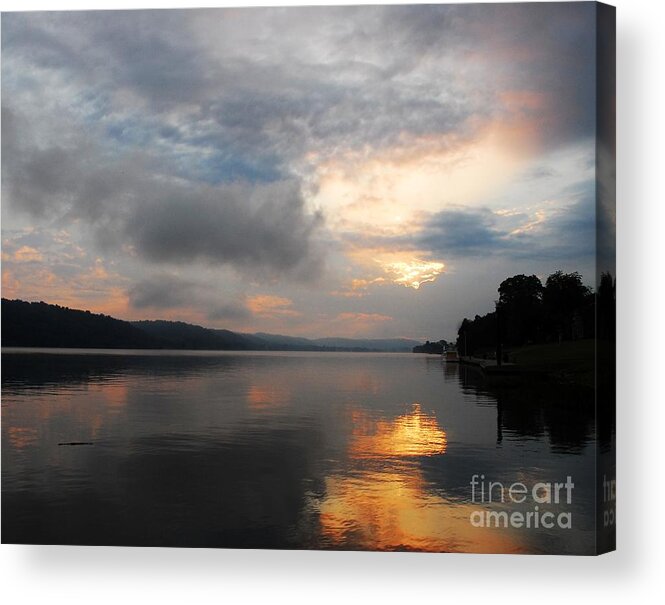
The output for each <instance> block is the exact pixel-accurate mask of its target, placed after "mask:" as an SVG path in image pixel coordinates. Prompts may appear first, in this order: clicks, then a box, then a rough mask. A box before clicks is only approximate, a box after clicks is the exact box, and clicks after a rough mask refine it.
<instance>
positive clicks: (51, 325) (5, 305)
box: [2, 298, 161, 349]
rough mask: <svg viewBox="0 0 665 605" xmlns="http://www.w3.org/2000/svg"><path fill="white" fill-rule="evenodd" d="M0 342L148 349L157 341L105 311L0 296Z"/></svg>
mask: <svg viewBox="0 0 665 605" xmlns="http://www.w3.org/2000/svg"><path fill="white" fill-rule="evenodd" d="M2 346H4V347H69V348H79V347H80V348H108V349H117V348H127V349H129V348H131V349H152V348H159V347H160V346H161V343H160V342H159V341H158V340H156V339H155V338H153V337H152V336H151V335H150V334H147V333H146V332H144V331H143V330H140V329H139V328H136V327H135V326H133V325H132V324H131V323H129V322H127V321H122V320H120V319H114V318H113V317H109V316H108V315H98V314H95V313H90V311H77V310H74V309H68V308H66V307H60V306H58V305H49V304H46V303H43V302H32V303H30V302H24V301H22V300H7V299H5V298H3V299H2Z"/></svg>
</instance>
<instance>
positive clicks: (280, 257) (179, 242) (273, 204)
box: [3, 110, 323, 281]
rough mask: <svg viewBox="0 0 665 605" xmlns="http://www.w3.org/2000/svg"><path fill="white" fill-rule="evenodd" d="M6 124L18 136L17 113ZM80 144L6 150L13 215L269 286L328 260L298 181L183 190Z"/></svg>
mask: <svg viewBox="0 0 665 605" xmlns="http://www.w3.org/2000/svg"><path fill="white" fill-rule="evenodd" d="M5 116H6V118H5V119H6V120H7V122H8V125H7V128H8V129H9V130H8V132H9V133H10V135H11V133H12V131H13V129H14V121H15V120H16V119H19V118H17V112H15V111H13V110H6V111H5ZM19 120H20V119H19ZM4 124H5V122H4V119H3V128H4ZM29 135H30V131H29V130H28V131H27V137H26V138H27V140H29ZM75 143H76V144H73V145H71V146H67V147H64V146H56V145H54V146H49V147H42V148H39V147H36V146H23V145H22V144H21V143H20V142H19V141H18V140H16V141H13V142H8V143H7V145H8V148H7V149H6V150H5V152H4V153H3V164H5V165H4V166H3V169H4V170H3V174H4V175H5V176H4V178H3V189H4V190H5V191H6V192H7V193H8V194H9V195H8V198H9V202H10V204H11V205H12V207H14V208H17V209H19V210H23V211H25V212H27V213H28V214H29V215H31V216H32V217H35V218H47V219H51V220H53V219H55V220H56V221H60V222H63V223H65V222H70V221H72V220H74V221H79V222H80V223H81V224H82V225H84V226H87V227H88V228H90V229H91V230H92V231H93V233H94V235H95V238H96V241H97V243H98V244H99V245H100V246H101V247H102V248H104V249H116V250H119V249H122V248H123V247H127V246H130V247H131V248H132V249H133V252H134V253H136V254H137V255H139V256H140V257H141V258H143V259H144V260H146V261H149V262H151V263H155V264H164V263H171V264H175V265H178V264H188V263H191V262H201V263H206V264H216V263H221V264H230V265H233V266H235V267H236V268H239V269H241V270H245V269H252V270H254V272H255V276H256V277H257V278H263V279H270V278H274V277H275V275H280V276H281V275H285V276H289V277H292V278H295V279H297V280H301V281H310V280H314V279H316V278H317V277H318V276H319V274H320V272H321V270H322V262H323V255H322V250H321V249H320V248H317V246H316V245H315V243H314V239H315V236H316V232H317V230H318V229H319V228H321V227H322V222H323V221H322V216H321V215H320V214H319V213H316V212H314V213H311V212H308V210H307V209H306V207H305V202H304V199H303V196H302V193H301V190H300V185H299V183H298V182H297V180H295V179H290V180H284V181H278V182H273V183H258V184H250V183H228V184H226V183H220V184H218V185H209V184H206V183H200V182H196V181H184V180H183V179H175V178H172V177H169V176H168V175H165V174H164V173H163V171H164V170H165V167H164V166H160V165H158V164H156V163H155V161H154V160H153V159H152V158H150V157H149V156H147V155H145V154H141V155H135V156H133V157H131V156H130V157H125V156H122V157H121V158H114V157H113V156H111V155H110V154H105V153H103V150H102V149H101V148H100V147H99V146H96V145H94V144H93V143H91V142H89V141H86V140H85V139H81V140H77V141H75ZM5 158H8V159H7V160H6V163H5Z"/></svg>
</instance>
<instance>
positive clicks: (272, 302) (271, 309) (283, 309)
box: [247, 294, 300, 319]
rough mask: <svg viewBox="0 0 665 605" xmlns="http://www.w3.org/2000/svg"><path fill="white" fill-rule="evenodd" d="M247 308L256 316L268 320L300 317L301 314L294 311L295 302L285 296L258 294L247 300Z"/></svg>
mask: <svg viewBox="0 0 665 605" xmlns="http://www.w3.org/2000/svg"><path fill="white" fill-rule="evenodd" d="M247 307H248V308H249V309H250V311H251V312H252V313H254V315H256V316H258V317H261V318H267V319H275V318H284V317H298V316H300V312H299V311H296V310H295V309H293V308H292V307H293V301H292V300H291V299H289V298H285V297H283V296H274V295H271V294H257V295H255V296H250V297H248V299H247Z"/></svg>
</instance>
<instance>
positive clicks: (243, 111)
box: [2, 2, 596, 340]
mask: <svg viewBox="0 0 665 605" xmlns="http://www.w3.org/2000/svg"><path fill="white" fill-rule="evenodd" d="M594 23H595V8H594V3H590V2H581V3H565V4H556V3H546V4H498V5H497V4H475V5H474V4H469V5H421V6H389V7H381V6H364V7H348V6H347V7H337V8H334V7H333V8H330V7H327V8H326V7H323V8H322V7H313V8H304V7H296V8H284V9H275V8H255V9H251V8H243V9H230V8H229V9H197V10H168V11H166V10H164V11H113V12H107V11H104V12H101V11H100V12H95V11H89V12H87V11H86V12H69V13H65V12H51V13H44V12H43V13H11V14H8V13H5V14H3V15H2V295H3V297H6V298H21V299H24V300H35V301H38V300H44V301H46V302H49V303H54V304H60V305H64V306H68V307H73V308H83V309H89V310H92V311H95V312H101V313H106V314H110V315H113V316H115V317H119V318H122V319H174V320H182V321H188V322H192V323H197V324H200V325H204V326H209V327H218V328H227V329H231V330H236V331H242V332H257V331H263V332H273V333H279V334H291V335H301V336H309V337H323V336H346V337H363V338H365V337H377V338H380V337H407V338H415V339H423V340H424V339H430V340H438V339H440V338H445V339H453V338H454V336H455V334H456V332H457V328H458V326H459V324H460V323H461V320H462V319H463V318H464V317H465V316H466V317H473V316H475V315H476V314H483V313H486V312H488V311H489V310H491V309H492V308H493V305H494V300H495V299H496V298H497V297H498V295H497V287H498V285H499V284H500V283H501V281H502V280H503V279H505V278H506V277H509V276H511V275H515V274H519V273H524V274H529V275H530V274H536V275H538V276H539V277H541V279H543V280H544V279H545V278H546V277H547V275H549V274H550V273H552V272H553V271H555V270H559V269H561V270H563V271H579V272H580V273H581V274H582V276H583V278H584V281H585V282H586V283H587V284H588V285H593V281H594V262H595V258H594V248H595V195H596V194H595V185H594V178H595V154H596V151H595V114H594V103H595V94H596V93H595V25H594Z"/></svg>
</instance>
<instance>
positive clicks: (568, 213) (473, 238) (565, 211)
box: [417, 186, 596, 261]
mask: <svg viewBox="0 0 665 605" xmlns="http://www.w3.org/2000/svg"><path fill="white" fill-rule="evenodd" d="M587 189H589V186H586V187H581V188H580V191H579V192H578V194H577V195H575V196H573V200H572V201H570V202H568V203H566V204H564V205H562V206H561V207H560V208H558V209H557V210H556V211H550V212H549V213H546V214H545V215H544V217H543V218H541V219H540V220H539V221H537V222H535V221H534V220H533V217H530V216H529V215H527V214H525V213H516V214H505V213H497V212H493V211H491V210H489V209H469V208H459V209H451V210H444V211H442V212H439V213H437V214H435V215H433V216H432V217H431V219H430V220H429V221H428V222H427V224H426V226H425V227H424V229H423V231H422V233H421V234H420V236H418V237H417V245H419V246H422V247H423V248H425V249H426V250H428V251H430V252H432V253H433V254H435V255H438V256H441V257H443V258H472V257H497V256H504V257H508V258H513V259H528V258H530V259H534V260H536V259H539V260H547V259H573V260H574V259H579V260H580V261H581V260H587V259H588V258H590V257H591V256H593V254H594V250H595V229H596V209H595V204H594V201H593V193H592V192H588V191H587ZM591 189H592V187H591Z"/></svg>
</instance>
